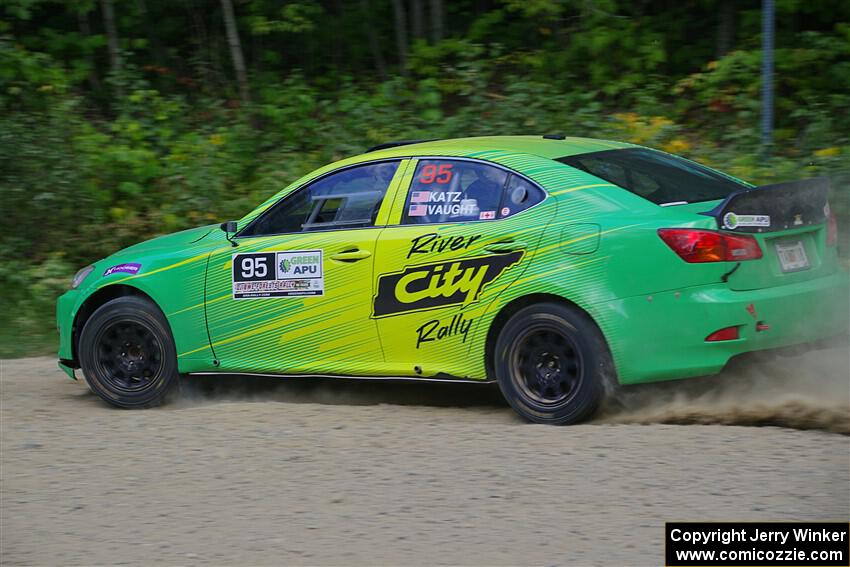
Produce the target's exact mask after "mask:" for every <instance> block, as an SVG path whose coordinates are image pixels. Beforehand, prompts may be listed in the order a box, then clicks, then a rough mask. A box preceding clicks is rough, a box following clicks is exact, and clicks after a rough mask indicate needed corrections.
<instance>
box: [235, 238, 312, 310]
mask: <svg viewBox="0 0 850 567" xmlns="http://www.w3.org/2000/svg"><path fill="white" fill-rule="evenodd" d="M324 293H325V276H324V271H323V264H322V251H321V250H287V251H276V252H254V253H247V254H234V255H233V299H260V298H269V297H301V296H305V295H324Z"/></svg>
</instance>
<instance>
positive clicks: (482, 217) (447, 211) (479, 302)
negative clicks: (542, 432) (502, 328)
mask: <svg viewBox="0 0 850 567" xmlns="http://www.w3.org/2000/svg"><path fill="white" fill-rule="evenodd" d="M413 168H414V164H411V165H410V166H409V168H408V170H409V171H411V170H412V171H413V175H412V180H411V182H410V186H409V188H408V190H407V191H406V192H403V191H400V196H399V198H398V199H397V202H398V206H397V207H395V210H394V211H393V214H394V215H395V217H394V218H393V219H392V221H393V222H394V223H397V225H396V226H391V227H388V228H387V229H386V230H385V231H384V232H383V233H382V234H381V235H380V236H379V238H378V244H377V264H376V274H375V298H374V301H373V306H372V317H373V318H375V320H376V321H377V324H378V331H379V333H380V336H381V341H382V345H383V348H384V354H385V358H386V361H387V364H388V366H391V367H392V368H393V369H394V371H395V372H398V373H400V374H403V375H410V374H421V375H426V376H427V375H435V374H439V373H443V372H445V373H452V372H453V371H454V370H453V369H458V368H462V367H463V360H464V359H465V357H466V351H467V347H468V345H467V340H468V339H469V338H470V337H471V333H472V332H474V329H475V327H474V325H475V323H476V320H477V318H478V317H479V316H480V315H481V314H483V313H484V311H485V310H486V307H487V305H488V304H489V303H490V302H491V301H492V300H493V299H494V298H495V297H497V296H498V294H499V293H500V292H501V291H502V290H503V289H505V288H506V287H507V286H508V285H509V284H510V283H511V282H513V281H515V280H516V279H517V278H518V277H519V276H520V274H521V273H522V272H523V271H524V270H525V267H526V266H527V265H528V262H529V261H530V258H531V256H532V255H533V252H534V250H535V248H536V245H537V242H538V241H539V239H540V235H541V233H542V232H543V231H542V229H543V227H544V226H545V225H546V224H547V223H548V222H549V220H550V219H551V218H552V216H553V214H554V210H555V205H554V202H551V200H550V201H547V202H545V203H544V202H543V201H544V200H545V197H546V194H545V192H544V191H543V190H542V189H540V188H539V187H537V186H536V185H535V184H534V183H532V182H531V181H530V180H528V179H526V178H524V177H522V176H520V175H518V174H517V173H515V172H511V171H509V170H507V169H504V168H502V167H499V166H496V165H494V164H491V163H486V162H481V161H476V160H462V159H448V158H445V159H444V158H435V159H420V160H418V162H416V163H415V169H413ZM391 224H393V223H391Z"/></svg>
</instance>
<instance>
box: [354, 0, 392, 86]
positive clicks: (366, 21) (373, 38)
mask: <svg viewBox="0 0 850 567" xmlns="http://www.w3.org/2000/svg"><path fill="white" fill-rule="evenodd" d="M360 11H361V13H362V17H363V28H364V30H365V31H366V39H367V40H368V42H369V51H371V52H372V60H373V61H374V62H375V69H376V70H377V71H378V75H380V77H381V80H382V81H385V80H386V79H387V65H386V63H385V62H384V55H383V54H382V53H381V43H380V42H379V41H378V34H377V33H376V32H375V26H374V25H372V22H371V21H370V19H371V13H372V12H371V8H370V6H369V0H360Z"/></svg>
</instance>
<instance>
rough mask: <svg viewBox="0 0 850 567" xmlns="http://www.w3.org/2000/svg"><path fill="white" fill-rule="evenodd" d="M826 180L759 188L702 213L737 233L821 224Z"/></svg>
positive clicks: (745, 191) (827, 190) (826, 186)
mask: <svg viewBox="0 0 850 567" xmlns="http://www.w3.org/2000/svg"><path fill="white" fill-rule="evenodd" d="M828 196H829V178H827V177H816V178H814V179H802V180H800V181H787V182H785V183H775V184H773V185H761V186H759V187H754V188H752V189H746V190H744V191H738V192H736V193H732V194H731V195H729V196H728V197H726V199H725V200H724V201H723V202H722V203H720V204H719V205H717V206H716V207H715V208H713V209H711V210H710V211H706V212H704V213H702V214H704V215H708V216H712V217H714V218H715V219H717V227H718V228H722V229H724V230H734V231H736V232H775V231H778V230H786V229H789V228H795V227H798V226H807V225H812V224H818V223H822V222H823V221H824V219H825V218H826V215H827V213H828V211H829V209H828V208H827V198H828Z"/></svg>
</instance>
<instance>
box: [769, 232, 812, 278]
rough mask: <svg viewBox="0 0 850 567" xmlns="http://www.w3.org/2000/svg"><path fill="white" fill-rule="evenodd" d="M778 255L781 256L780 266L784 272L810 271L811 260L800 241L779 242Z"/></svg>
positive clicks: (777, 245) (777, 246) (777, 244)
mask: <svg viewBox="0 0 850 567" xmlns="http://www.w3.org/2000/svg"><path fill="white" fill-rule="evenodd" d="M776 254H777V255H778V256H779V265H780V266H782V271H783V272H799V271H800V270H808V269H809V258H808V256H806V249H805V248H803V243H802V242H801V241H799V240H794V241H791V242H781V243H780V242H777V243H776Z"/></svg>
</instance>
